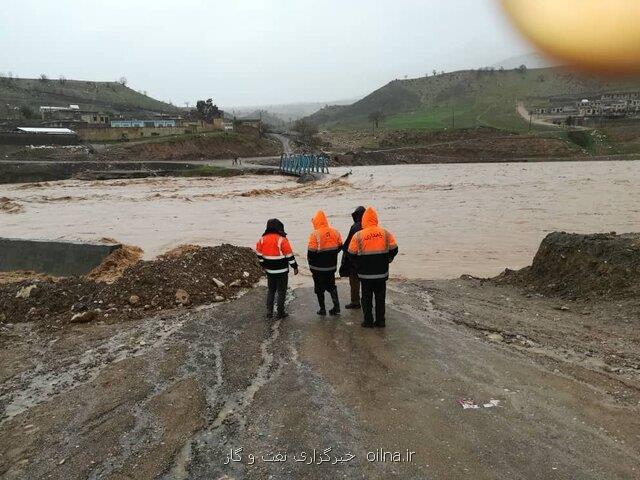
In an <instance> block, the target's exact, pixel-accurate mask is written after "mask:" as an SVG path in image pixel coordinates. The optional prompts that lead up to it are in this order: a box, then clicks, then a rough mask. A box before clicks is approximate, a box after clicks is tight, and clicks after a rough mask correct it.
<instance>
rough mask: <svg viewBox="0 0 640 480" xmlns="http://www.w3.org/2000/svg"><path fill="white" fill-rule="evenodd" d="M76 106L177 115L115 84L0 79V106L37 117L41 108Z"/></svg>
mask: <svg viewBox="0 0 640 480" xmlns="http://www.w3.org/2000/svg"><path fill="white" fill-rule="evenodd" d="M70 104H75V105H79V106H80V108H81V109H83V110H99V111H106V112H114V113H126V112H136V111H152V112H163V113H177V112H178V111H179V109H178V108H177V107H175V106H173V105H169V104H168V103H165V102H161V101H159V100H156V99H154V98H151V97H149V96H148V95H144V94H142V93H139V92H136V91H135V90H132V89H131V88H129V87H127V86H125V85H121V84H120V83H117V82H85V81H79V80H65V81H60V80H46V81H43V80H40V79H28V78H6V77H1V78H0V105H2V106H3V107H4V106H6V105H9V106H12V107H23V108H24V107H26V108H28V109H30V110H32V111H33V112H34V113H36V114H37V113H38V109H39V108H40V106H41V105H50V106H69V105H70Z"/></svg>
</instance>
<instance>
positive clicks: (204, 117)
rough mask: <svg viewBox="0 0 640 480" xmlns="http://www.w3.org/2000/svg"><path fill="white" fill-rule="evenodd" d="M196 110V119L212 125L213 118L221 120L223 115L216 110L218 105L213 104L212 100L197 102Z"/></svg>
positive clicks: (220, 111)
mask: <svg viewBox="0 0 640 480" xmlns="http://www.w3.org/2000/svg"><path fill="white" fill-rule="evenodd" d="M196 110H197V111H198V119H199V120H200V121H202V122H206V123H213V120H214V119H215V118H221V117H222V115H223V112H222V110H220V109H219V108H218V105H215V104H214V103H213V99H211V98H208V99H207V100H206V101H205V100H198V102H197V103H196Z"/></svg>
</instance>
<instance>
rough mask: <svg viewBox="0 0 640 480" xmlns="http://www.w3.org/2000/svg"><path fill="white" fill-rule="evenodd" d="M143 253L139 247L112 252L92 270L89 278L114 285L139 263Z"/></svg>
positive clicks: (124, 247) (124, 246) (125, 247)
mask: <svg viewBox="0 0 640 480" xmlns="http://www.w3.org/2000/svg"><path fill="white" fill-rule="evenodd" d="M143 253H144V252H143V250H142V249H141V248H139V247H134V246H131V245H123V246H122V248H119V249H117V250H114V251H113V252H111V253H110V254H109V255H108V256H107V258H105V259H104V260H103V261H102V263H101V264H100V265H98V266H97V267H96V268H94V269H93V270H91V272H89V274H88V275H87V278H89V279H91V280H93V281H96V282H106V283H113V282H115V281H116V280H117V279H118V278H120V277H121V276H122V274H123V272H124V271H125V270H126V269H127V268H129V267H130V266H132V265H135V264H136V263H138V262H139V261H140V259H141V258H142V254H143Z"/></svg>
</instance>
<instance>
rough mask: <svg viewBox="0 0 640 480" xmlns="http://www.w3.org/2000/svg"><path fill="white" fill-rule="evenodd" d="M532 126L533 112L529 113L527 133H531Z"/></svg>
mask: <svg viewBox="0 0 640 480" xmlns="http://www.w3.org/2000/svg"><path fill="white" fill-rule="evenodd" d="M532 124H533V112H529V131H531V125H532Z"/></svg>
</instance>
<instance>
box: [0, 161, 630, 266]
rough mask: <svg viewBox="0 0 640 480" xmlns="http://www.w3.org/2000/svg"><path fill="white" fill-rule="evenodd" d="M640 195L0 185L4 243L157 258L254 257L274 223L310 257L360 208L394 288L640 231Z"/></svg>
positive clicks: (349, 183)
mask: <svg viewBox="0 0 640 480" xmlns="http://www.w3.org/2000/svg"><path fill="white" fill-rule="evenodd" d="M350 170H352V172H353V173H352V175H350V176H349V177H347V178H336V176H337V175H342V174H344V173H346V172H348V171H350ZM639 185H640V163H638V162H584V163H574V162H567V163H531V164H522V163H519V164H508V163H502V164H464V165H402V166H378V167H354V168H353V169H333V170H332V177H331V178H330V179H328V180H326V181H323V182H317V183H314V184H306V185H300V184H297V183H296V182H295V180H294V179H292V178H291V177H277V176H273V177H272V176H252V175H246V176H241V177H234V178H195V179H188V178H178V179H173V178H157V179H140V180H127V181H122V180H119V181H104V182H87V181H76V180H70V181H61V182H50V183H40V184H22V185H0V198H2V199H3V202H4V205H5V206H6V208H4V211H1V210H0V231H1V234H0V235H2V236H8V237H19V238H48V239H70V240H99V239H101V238H112V239H116V240H118V241H120V242H124V243H127V244H132V245H138V246H140V247H142V248H143V249H144V250H145V255H146V257H147V258H151V257H153V256H155V255H157V254H159V253H162V252H164V251H166V250H168V249H170V248H172V247H175V246H177V245H179V244H184V243H196V244H202V245H217V244H220V243H233V244H238V245H246V246H251V247H252V246H254V244H255V241H256V239H257V238H258V237H259V235H260V234H261V233H262V231H263V228H264V224H265V221H266V220H267V219H268V218H270V217H279V218H280V219H282V220H283V221H284V223H285V225H286V227H287V232H288V234H289V238H290V240H291V242H292V244H293V246H294V249H295V252H296V254H297V255H299V256H300V257H304V255H305V251H306V242H307V238H308V234H309V231H310V228H311V223H310V219H311V217H312V215H313V213H314V212H315V210H316V209H318V208H323V209H324V210H325V211H326V212H327V214H328V215H329V217H330V220H331V222H332V223H333V225H334V226H335V227H336V228H338V229H339V230H340V231H341V232H343V234H346V232H347V231H348V228H349V226H350V224H351V217H350V212H351V211H352V210H353V209H354V208H355V207H356V206H358V205H360V204H362V205H373V206H375V207H376V208H377V209H378V213H379V216H380V219H381V223H382V225H383V226H385V227H387V228H388V229H389V230H391V231H393V232H394V233H395V235H396V237H397V239H398V243H399V246H400V254H399V256H398V258H397V259H396V261H395V262H394V264H393V267H392V273H393V276H395V277H398V278H451V277H456V276H459V275H461V274H464V273H469V274H472V275H478V276H492V275H495V274H497V273H499V272H500V271H501V270H503V269H504V268H505V267H509V268H520V267H523V266H526V265H528V264H530V262H531V259H532V257H533V255H534V254H535V252H536V249H537V247H538V245H539V243H540V241H541V240H542V238H543V237H544V236H545V235H546V234H547V233H549V232H552V231H555V230H564V231H571V232H581V233H593V232H610V231H616V232H618V233H623V232H631V231H638V230H640V188H638V186H639ZM3 197H4V198H3ZM9 212H11V213H9ZM302 263H303V264H305V263H306V262H302Z"/></svg>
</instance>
